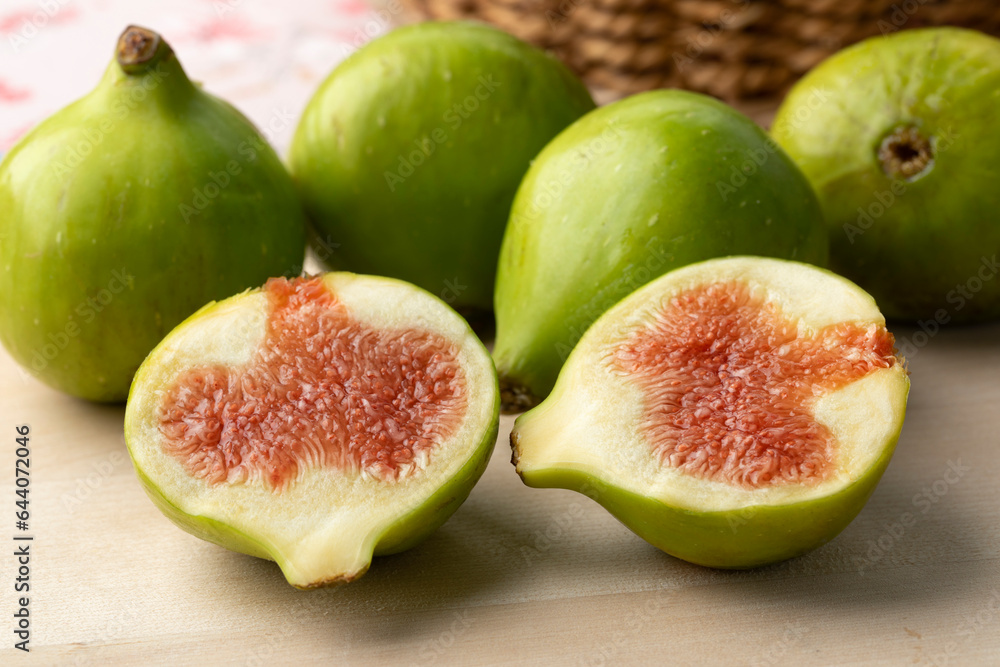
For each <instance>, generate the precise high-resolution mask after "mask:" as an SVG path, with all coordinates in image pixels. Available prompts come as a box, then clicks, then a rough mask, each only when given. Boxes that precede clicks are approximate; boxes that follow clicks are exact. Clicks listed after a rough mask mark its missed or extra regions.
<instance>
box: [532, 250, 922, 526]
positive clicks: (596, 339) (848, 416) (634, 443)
mask: <svg viewBox="0 0 1000 667" xmlns="http://www.w3.org/2000/svg"><path fill="white" fill-rule="evenodd" d="M729 281H740V282H743V283H745V284H747V285H749V286H750V287H751V289H752V290H755V291H756V290H760V292H758V293H762V294H764V295H766V298H767V299H768V300H769V301H772V302H774V303H775V304H776V305H778V306H779V307H780V308H781V310H782V312H783V313H784V315H785V316H786V317H789V318H791V319H793V320H797V321H798V323H799V328H800V331H801V332H803V333H814V332H816V331H818V330H820V329H822V328H824V327H826V326H828V325H831V324H836V323H839V322H856V323H858V324H862V325H865V324H873V323H874V324H884V323H885V321H884V319H883V318H882V315H881V314H880V313H879V310H878V308H877V306H876V305H875V302H874V300H873V299H872V298H871V297H870V296H868V295H867V294H866V293H865V292H864V291H863V290H861V289H860V288H858V287H857V286H855V285H854V284H853V283H851V282H849V281H847V280H845V279H843V278H840V277H839V276H836V275H834V274H832V273H829V272H827V271H822V270H819V269H816V268H815V267H811V266H807V265H804V264H798V263H794V262H786V261H781V260H768V259H761V258H739V257H737V258H726V259H719V260H710V261H708V262H702V263H699V264H695V265H692V266H689V267H685V268H682V269H679V270H677V271H674V272H672V273H670V274H669V278H666V279H664V278H661V279H659V280H657V281H654V282H653V283H650V284H649V285H647V286H645V287H643V288H641V289H639V290H638V291H636V292H635V293H633V294H632V295H630V296H629V297H626V298H625V299H624V300H623V301H621V302H620V303H618V304H617V305H616V306H615V307H613V308H612V309H611V310H609V311H608V312H607V313H606V314H605V315H603V316H602V317H601V318H600V319H599V320H598V321H597V322H596V323H595V324H594V326H592V327H591V328H590V329H589V330H588V331H587V332H586V334H585V335H584V336H583V338H582V340H581V341H580V343H579V344H578V345H577V347H576V348H575V349H574V350H573V353H572V354H571V355H570V357H569V359H568V360H567V362H566V365H565V366H564V368H563V370H562V373H561V374H560V376H559V380H558V382H557V383H556V386H555V389H554V390H553V392H552V395H551V396H550V397H549V398H548V399H546V401H544V402H543V403H542V405H540V406H539V407H537V408H535V409H534V410H533V411H532V412H531V413H529V414H528V415H525V418H522V419H521V420H519V423H518V427H517V431H518V440H519V442H520V443H523V445H522V446H520V447H518V451H517V455H518V457H519V458H518V471H519V472H521V473H522V474H527V475H530V473H531V472H532V471H535V470H546V469H548V470H551V469H569V470H578V471H580V472H582V473H584V474H587V475H589V476H592V477H593V478H595V479H598V480H601V481H602V482H603V483H605V484H607V485H609V486H615V487H619V488H621V489H623V490H626V491H630V492H632V493H635V494H637V495H640V496H645V497H649V498H654V499H658V500H661V501H662V502H664V503H666V504H668V505H670V506H673V507H677V508H684V509H691V510H697V511H724V510H731V509H739V508H743V507H747V506H751V505H784V504H787V503H789V502H792V501H806V500H810V499H814V498H819V497H823V496H828V495H831V494H834V493H836V492H837V491H839V490H841V489H843V488H845V487H846V486H848V485H849V484H851V483H852V482H853V481H856V480H857V479H859V478H860V477H861V476H862V475H863V474H864V473H865V471H867V470H869V469H870V468H871V467H872V466H873V465H875V463H876V462H877V461H878V460H879V457H880V456H881V455H882V454H883V452H884V448H885V447H886V446H887V444H888V443H891V442H895V437H896V435H897V434H898V433H899V430H900V428H901V427H902V419H903V414H904V408H905V402H906V394H907V388H908V384H909V381H908V379H907V376H906V372H905V370H904V368H903V367H902V365H901V364H896V365H895V366H893V367H892V368H887V369H880V370H878V371H875V372H873V373H870V374H869V375H867V376H866V377H864V378H862V379H861V380H858V381H856V382H853V383H850V384H848V385H846V386H844V387H842V388H841V389H839V390H837V391H833V392H830V393H828V394H826V395H824V396H821V397H820V398H819V399H818V400H817V401H816V403H815V404H814V415H815V417H816V420H817V421H818V422H819V423H821V424H823V425H825V426H826V427H827V428H828V429H830V432H831V434H832V435H833V437H834V439H835V442H836V451H837V454H836V460H835V461H834V470H833V473H832V474H831V475H830V476H829V477H828V478H827V479H826V480H824V481H823V482H821V483H818V484H813V485H801V484H786V485H780V484H779V485H773V486H767V487H763V488H757V489H748V488H743V487H738V486H734V485H731V484H728V483H725V482H718V481H708V480H703V479H700V478H696V477H693V476H690V475H687V474H684V473H682V472H680V471H678V470H676V469H674V468H671V467H669V466H664V465H662V464H661V463H660V461H659V460H658V459H657V458H656V457H655V456H654V455H653V454H652V452H651V448H650V445H649V443H648V442H647V441H646V440H645V439H644V438H643V437H642V436H641V428H640V423H641V421H642V418H643V398H644V397H643V393H642V391H641V390H640V389H639V387H638V386H637V385H635V384H634V383H633V382H632V381H631V380H630V379H629V378H627V377H624V376H621V375H617V374H614V373H612V372H611V371H610V369H609V367H608V364H607V363H606V359H607V357H608V355H609V354H610V353H611V351H612V350H614V349H616V348H617V347H618V345H620V344H621V342H622V341H624V340H626V339H628V338H629V337H630V336H631V335H632V334H633V333H634V332H635V331H637V330H638V329H640V328H644V327H650V326H652V316H653V314H654V313H655V312H657V310H659V309H660V308H662V306H663V305H664V304H666V303H668V302H669V300H670V299H671V298H673V297H674V296H676V295H677V294H679V293H681V292H683V291H686V290H689V289H691V288H693V287H696V286H704V285H706V284H709V283H712V282H729Z"/></svg>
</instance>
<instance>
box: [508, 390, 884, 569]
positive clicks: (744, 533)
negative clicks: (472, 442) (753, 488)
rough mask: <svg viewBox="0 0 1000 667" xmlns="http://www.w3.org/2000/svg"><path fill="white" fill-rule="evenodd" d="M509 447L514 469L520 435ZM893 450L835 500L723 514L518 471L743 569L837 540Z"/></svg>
mask: <svg viewBox="0 0 1000 667" xmlns="http://www.w3.org/2000/svg"><path fill="white" fill-rule="evenodd" d="M546 400H549V399H546ZM536 409H537V408H536ZM527 414H530V413H525V416H526V415H527ZM519 419H520V417H519ZM900 429H902V425H900ZM898 437H899V433H898V432H897V434H896V438H897V439H898ZM511 446H512V447H513V448H514V451H515V455H514V456H515V465H516V458H517V453H516V452H517V450H518V445H517V439H516V437H515V434H514V433H512V434H511ZM893 451H895V440H894V441H893V444H892V446H891V447H889V448H888V449H887V450H886V451H885V453H884V454H883V455H882V456H881V457H880V458H879V461H878V463H877V464H876V465H875V466H873V467H872V468H870V469H869V470H868V471H867V472H866V473H865V475H864V476H863V477H862V478H861V479H859V480H858V481H857V482H855V483H854V484H852V485H851V486H849V487H847V488H846V489H843V490H842V491H840V492H839V493H836V494H834V495H831V496H827V497H825V498H817V499H814V500H809V501H804V502H799V503H791V504H788V505H782V506H750V507H746V508H742V509H734V510H728V511H720V512H704V511H695V510H691V509H687V508H681V507H672V506H670V505H668V504H666V503H664V502H662V501H659V500H656V499H654V498H649V497H646V496H642V495H639V494H636V493H632V492H630V491H627V490H625V489H622V488H620V487H617V486H614V485H610V484H604V483H603V482H602V481H601V480H600V479H597V478H596V477H594V476H592V475H589V474H587V473H585V472H582V471H579V470H573V469H571V468H566V469H562V470H559V469H543V470H531V471H521V470H519V471H518V472H519V474H520V476H521V479H522V481H523V482H524V483H525V485H526V486H530V487H533V488H539V489H550V488H551V489H570V490H572V491H576V492H578V493H582V494H583V495H585V496H588V497H589V498H590V499H591V500H594V501H595V502H597V503H598V504H599V505H601V506H602V507H604V509H606V510H607V511H608V512H610V513H611V515H612V516H614V517H615V518H616V519H618V520H619V521H621V522H622V523H623V524H624V525H625V526H627V527H628V528H629V529H630V530H631V531H632V532H634V533H635V534H636V535H638V536H639V537H641V538H642V539H644V540H646V541H647V542H649V543H650V544H652V545H653V546H654V547H656V548H657V549H659V550H661V551H664V552H666V553H668V554H670V555H671V556H674V557H676V558H680V559H681V560H685V561H687V562H689V563H694V564H695V565H703V566H705V567H712V568H716V569H722V570H744V569H749V568H754V567H760V566H762V565H769V564H772V563H778V562H781V561H783V560H788V559H790V558H795V557H797V556H802V555H804V554H807V553H809V552H810V551H814V550H815V549H818V548H819V547H821V546H823V545H824V544H826V543H827V542H829V541H830V540H832V539H833V538H834V537H836V536H837V535H839V534H840V533H841V532H842V531H843V530H844V528H846V527H847V526H848V524H850V523H851V521H853V520H854V518H855V517H856V516H857V515H858V514H859V513H860V512H861V510H862V509H863V508H864V506H865V504H866V503H867V502H868V499H869V498H870V497H871V495H872V493H873V492H874V491H875V487H876V486H877V485H878V483H879V480H881V479H882V474H883V473H884V472H885V469H886V468H887V467H888V465H889V461H890V460H891V459H892V453H893Z"/></svg>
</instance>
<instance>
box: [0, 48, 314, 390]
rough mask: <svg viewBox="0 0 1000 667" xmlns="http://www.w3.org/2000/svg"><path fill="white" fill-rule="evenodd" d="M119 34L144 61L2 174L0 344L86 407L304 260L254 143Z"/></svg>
mask: <svg viewBox="0 0 1000 667" xmlns="http://www.w3.org/2000/svg"><path fill="white" fill-rule="evenodd" d="M130 31H131V32H130ZM136 31H139V32H136ZM129 35H131V36H132V37H133V38H135V37H136V36H138V37H139V38H143V39H147V40H149V39H151V40H154V41H155V43H156V48H155V51H153V52H152V53H151V54H146V56H147V58H146V59H145V60H144V61H141V62H136V61H135V57H134V56H135V54H134V53H133V54H131V56H130V57H132V60H128V59H126V60H125V61H124V62H125V63H126V64H125V66H124V67H123V65H122V64H121V63H120V62H119V60H118V59H117V58H116V59H112V62H111V64H110V65H109V66H108V68H107V70H106V71H105V74H104V77H103V78H102V80H101V81H100V83H99V84H98V85H97V87H96V88H95V89H94V90H93V91H92V92H91V93H89V94H88V95H86V96H85V97H83V98H82V99H80V100H78V101H77V102H75V103H73V104H71V105H69V106H68V107H66V108H65V109H63V110H61V111H59V112H58V113H56V114H55V115H53V116H52V117H50V118H49V119H47V120H45V121H44V122H42V123H41V124H40V125H39V126H37V127H36V128H35V129H34V130H32V131H31V132H30V133H29V134H28V135H27V136H26V137H24V138H23V139H22V140H21V141H20V142H19V143H18V144H17V145H16V146H15V147H14V148H13V149H12V150H11V152H10V153H9V154H8V155H7V156H6V159H5V160H4V162H3V164H2V165H0V225H2V232H3V233H4V234H5V235H6V236H5V238H4V240H3V242H2V243H0V267H2V270H0V340H2V342H3V344H4V346H5V347H6V348H7V350H8V351H9V352H10V353H11V356H13V357H14V358H15V359H16V360H17V361H18V362H19V363H20V364H21V365H22V366H24V367H25V368H26V369H28V371H29V372H31V373H32V374H33V375H35V376H36V377H38V378H39V379H40V380H42V381H43V382H45V383H46V384H48V385H50V386H52V387H54V388H56V389H59V390H60V391H64V392H66V393H69V394H72V395H74V396H78V397H81V398H85V399H89V400H93V401H100V402H120V401H124V400H125V398H126V396H127V395H128V390H129V385H130V384H131V381H132V376H133V374H134V373H135V370H136V369H137V368H138V367H139V364H140V363H141V362H142V360H143V358H145V356H146V354H147V353H148V352H149V351H150V350H151V349H153V347H154V346H155V345H156V344H157V343H158V342H159V341H160V339H161V338H162V337H163V336H164V335H165V334H166V333H167V332H168V331H170V330H171V329H172V328H173V327H174V326H175V325H176V324H178V323H179V322H180V321H181V320H183V319H184V318H185V317H187V316H189V315H190V314H191V313H193V312H195V311H196V310H197V309H198V308H200V307H201V306H203V305H204V304H205V303H206V302H208V301H211V300H212V299H217V298H222V297H225V296H229V295H231V294H234V293H236V292H239V291H241V290H243V289H246V288H248V287H251V286H253V285H259V284H260V283H262V282H263V281H264V280H266V279H267V278H268V277H270V276H275V275H296V274H298V273H299V272H300V271H301V267H302V261H303V256H304V252H305V218H304V214H303V212H302V207H301V205H300V203H299V202H298V199H297V195H296V193H295V189H294V186H293V184H292V181H291V178H290V176H289V175H288V173H287V171H286V170H285V168H284V166H283V165H282V163H281V161H280V160H279V158H278V156H277V155H276V154H275V152H274V150H273V149H272V148H271V147H270V146H269V145H268V144H267V141H266V140H265V139H264V138H263V137H262V136H261V134H260V133H259V132H258V131H257V129H256V128H254V126H253V125H252V124H251V123H250V121H248V120H247V119H246V118H245V117H244V116H243V115H242V114H240V113H239V112H238V111H236V109H234V108H233V107H232V106H230V105H229V104H227V103H226V102H224V101H222V100H220V99H218V98H215V97H213V96H211V95H209V94H207V93H205V92H203V91H202V90H201V89H200V88H199V87H198V86H196V85H194V84H193V83H191V81H190V80H189V79H188V78H187V76H186V75H185V73H184V70H183V69H182V67H181V65H180V63H179V62H178V60H177V58H176V56H175V55H174V53H173V52H172V50H171V49H170V47H169V46H168V45H167V44H166V42H164V41H163V40H162V39H160V38H159V37H158V36H157V35H156V34H155V33H152V32H151V31H148V30H145V29H141V28H139V29H137V28H130V29H129V30H126V32H125V33H123V40H124V39H125V38H126V37H127V36H129ZM119 57H121V56H119ZM139 60H141V58H140V59H139ZM126 70H128V71H126ZM199 193H200V194H199ZM213 195H214V196H213Z"/></svg>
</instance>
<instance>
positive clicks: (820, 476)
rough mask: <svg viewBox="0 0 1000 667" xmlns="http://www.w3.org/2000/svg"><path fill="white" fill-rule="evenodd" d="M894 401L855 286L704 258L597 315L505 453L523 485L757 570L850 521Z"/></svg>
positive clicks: (903, 390) (881, 452)
mask: <svg viewBox="0 0 1000 667" xmlns="http://www.w3.org/2000/svg"><path fill="white" fill-rule="evenodd" d="M908 389H909V380H908V378H907V375H906V371H905V369H904V368H903V364H902V361H901V360H900V359H898V358H897V357H896V356H895V353H894V350H893V337H892V335H891V334H890V333H889V332H888V331H887V330H886V328H885V321H884V319H883V318H882V315H881V314H880V313H879V311H878V308H877V307H876V306H875V303H874V301H873V299H872V298H871V297H870V296H868V295H867V294H866V293H865V292H864V291H862V290H861V289H860V288H858V287H857V286H855V285H853V284H852V283H850V282H848V281H847V280H845V279H843V278H841V277H839V276H836V275H834V274H832V273H829V272H827V271H824V270H821V269H817V268H815V267H812V266H809V265H806V264H801V263H798V262H789V261H783V260H775V259H764V258H756V257H734V258H726V259H715V260H709V261H706V262H702V263H698V264H693V265H690V266H687V267H684V268H681V269H677V270H675V271H673V272H671V273H668V274H666V275H664V276H662V277H660V278H658V279H656V280H654V281H653V282H651V283H649V284H648V285H646V286H644V287H642V288H640V289H639V290H637V291H636V292H635V293H633V294H632V295H630V296H629V297H627V298H626V299H624V300H623V301H622V302H620V303H619V304H617V305H616V306H614V307H613V308H612V309H611V310H609V311H608V312H607V313H605V314H604V315H602V316H601V318H600V319H598V320H597V322H595V323H594V325H593V326H592V327H591V328H590V329H588V330H587V333H586V334H585V335H584V337H583V338H582V339H581V341H580V343H579V344H578V345H577V347H576V348H575V349H574V350H573V353H572V354H571V355H570V357H569V359H568V361H567V362H566V365H565V366H564V367H563V369H562V372H561V373H560V374H559V380H558V382H557V383H556V387H555V389H554V390H553V392H552V394H551V395H550V396H549V397H548V398H547V399H546V400H545V401H543V402H542V403H541V405H539V406H538V407H536V408H535V409H533V410H531V411H529V412H527V413H525V414H523V415H521V416H520V417H519V418H518V419H517V421H516V422H515V425H514V430H513V432H512V433H511V445H512V447H513V450H514V462H515V465H516V466H517V471H518V473H519V474H520V475H521V477H522V479H523V480H524V482H525V484H527V485H528V486H535V487H561V488H568V489H574V490H577V491H581V492H583V493H586V494H587V495H589V496H590V497H591V498H593V499H595V500H596V501H597V502H599V503H600V504H601V505H603V506H604V507H606V508H607V509H608V510H609V511H610V512H611V513H612V514H614V515H615V516H616V517H617V518H618V519H619V520H621V521H622V522H623V523H624V524H625V525H626V526H628V527H629V528H630V529H632V530H633V531H634V532H636V533H637V534H638V535H640V536H641V537H643V538H644V539H645V540H647V541H648V542H650V543H651V544H653V545H655V546H656V547H659V548H660V549H662V550H664V551H666V552H667V553H670V554H672V555H674V556H677V557H679V558H682V559H684V560H687V561H690V562H692V563H698V564H701V565H707V566H711V567H719V568H745V567H754V566H758V565H764V564H767V563H773V562H776V561H780V560H784V559H787V558H791V557H793V556H797V555H800V554H803V553H806V552H808V551H810V550H812V549H815V548H816V547H818V546H820V545H822V544H824V543H825V542H827V541H828V540H830V539H832V538H833V537H834V536H836V535H837V534H838V533H839V532H840V531H841V530H843V528H844V527H845V526H847V524H848V523H850V522H851V520H852V519H853V518H854V517H855V516H856V515H857V514H858V512H859V511H860V510H861V508H862V507H863V506H864V504H865V502H866V501H867V499H868V497H869V496H870V494H871V493H872V491H873V490H874V488H875V485H876V484H877V483H878V480H879V478H880V477H881V476H882V473H883V471H884V470H885V468H886V466H887V465H888V463H889V459H890V458H891V456H892V453H893V450H894V448H895V445H896V441H897V438H898V436H899V432H900V429H901V428H902V424H903V416H904V412H905V406H906V396H907V392H908Z"/></svg>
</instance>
